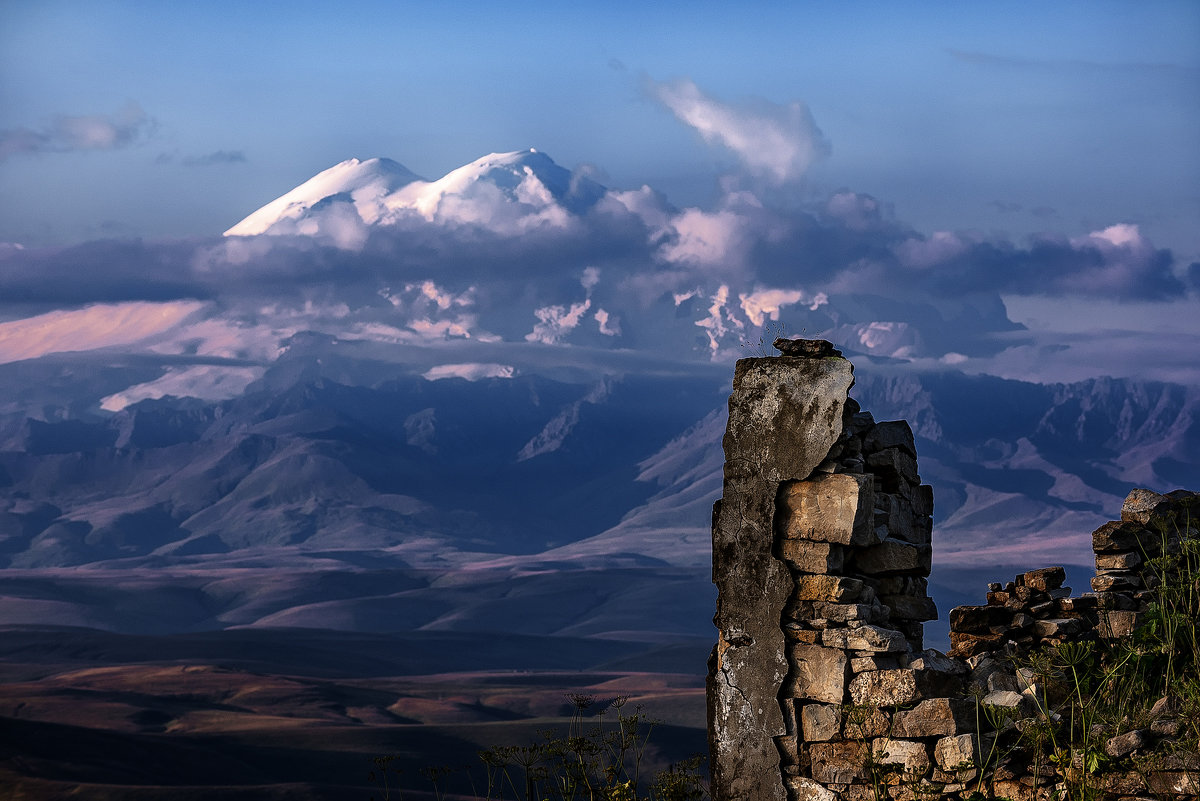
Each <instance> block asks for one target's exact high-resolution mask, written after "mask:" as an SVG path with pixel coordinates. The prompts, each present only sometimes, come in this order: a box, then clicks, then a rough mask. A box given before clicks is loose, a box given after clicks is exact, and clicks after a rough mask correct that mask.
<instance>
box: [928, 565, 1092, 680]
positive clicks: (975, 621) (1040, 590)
mask: <svg viewBox="0 0 1200 801" xmlns="http://www.w3.org/2000/svg"><path fill="white" fill-rule="evenodd" d="M1065 580H1066V572H1065V571H1064V570H1063V568H1061V567H1043V568H1041V569H1040V570H1030V571H1029V572H1027V573H1021V574H1020V575H1018V576H1017V577H1016V578H1015V579H1014V580H1013V581H1010V582H1008V583H1007V584H999V583H993V584H989V585H988V593H987V604H986V605H985V606H959V607H956V608H954V609H952V610H950V656H952V657H959V658H962V659H968V658H975V657H980V656H983V655H986V654H993V653H996V652H1002V653H1004V654H1005V655H1007V656H1014V655H1016V654H1026V653H1029V652H1030V651H1032V650H1034V649H1037V648H1039V647H1042V646H1053V645H1058V644H1060V643H1062V642H1064V641H1066V640H1068V639H1076V638H1079V637H1080V636H1083V635H1085V634H1089V633H1090V632H1091V631H1092V630H1093V629H1094V628H1095V625H1096V617H1095V610H1096V598H1095V597H1091V596H1084V597H1082V598H1072V597H1071V588H1070V587H1064V586H1063V581H1065ZM975 661H978V660H975Z"/></svg>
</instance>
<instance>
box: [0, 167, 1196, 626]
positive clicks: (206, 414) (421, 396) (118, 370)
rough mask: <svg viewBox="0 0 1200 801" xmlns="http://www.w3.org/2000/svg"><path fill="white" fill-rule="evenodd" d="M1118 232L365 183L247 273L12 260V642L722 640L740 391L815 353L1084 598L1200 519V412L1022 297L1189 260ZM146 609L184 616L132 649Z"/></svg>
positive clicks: (848, 208) (137, 257) (532, 172)
mask: <svg viewBox="0 0 1200 801" xmlns="http://www.w3.org/2000/svg"><path fill="white" fill-rule="evenodd" d="M1101 233H1103V232H1101ZM1120 233H1121V236H1120V237H1113V236H1108V237H1107V238H1105V236H1100V237H1099V239H1097V237H1096V236H1092V237H1090V238H1078V239H1072V240H1063V241H1062V242H1058V243H1049V244H1046V243H1042V244H1041V245H1039V247H1040V248H1041V249H1040V250H1038V251H1037V252H1036V253H1035V252H1034V251H1032V250H1029V251H1021V250H1019V249H1015V248H1013V247H1011V246H1008V247H1007V249H1006V248H1003V247H999V246H993V245H991V244H989V243H982V244H980V243H972V242H971V241H968V239H967V238H965V237H961V238H960V237H957V236H955V235H949V234H947V235H939V236H932V237H925V236H923V235H921V234H919V233H918V232H915V231H912V230H909V229H906V228H904V227H903V226H901V225H899V224H898V223H895V222H894V221H892V220H888V219H885V218H883V217H882V216H881V215H880V214H879V204H877V203H875V202H874V201H873V199H870V198H866V197H865V196H858V195H855V194H854V193H848V192H842V193H839V194H838V195H837V196H836V197H835V198H834V199H833V200H831V201H830V202H829V203H827V204H825V205H824V206H823V207H819V208H812V209H806V210H802V211H796V210H791V211H787V212H784V211H780V210H777V209H772V208H769V207H768V206H766V205H764V204H763V203H761V202H758V200H757V199H756V198H755V197H753V196H752V195H751V194H749V193H747V192H744V191H730V192H729V193H727V195H726V197H725V198H724V199H723V200H722V201H721V203H720V204H719V205H718V207H716V208H714V209H710V210H702V209H694V208H690V209H677V208H674V207H673V206H671V205H670V203H669V202H668V201H667V199H666V198H664V197H663V196H662V195H660V194H659V193H657V192H655V191H654V190H653V189H651V188H649V187H642V188H640V189H636V190H629V191H624V190H609V189H606V188H605V187H603V186H601V185H599V184H597V183H595V182H594V181H592V180H590V179H589V178H587V176H586V175H585V174H582V173H580V172H571V171H568V170H566V169H564V168H562V167H560V166H558V165H557V164H555V163H554V162H553V161H552V160H551V159H550V158H549V157H548V156H546V155H545V154H542V153H540V152H537V151H534V150H527V151H518V152H513V153H503V154H492V155H489V156H485V157H483V158H481V159H478V160H476V161H474V162H472V163H470V164H467V165H465V166H463V167H460V168H458V169H456V170H453V171H451V172H450V173H448V174H447V175H445V176H444V177H442V178H439V179H437V180H433V181H429V180H425V179H423V178H420V177H418V176H416V175H414V174H413V173H412V172H411V171H409V170H408V169H406V168H405V167H403V166H401V165H400V164H398V163H397V162H394V161H390V160H387V159H371V160H368V161H358V160H355V159H351V160H349V161H345V162H342V163H341V164H338V165H335V166H334V167H331V168H330V169H328V170H325V171H324V172H322V173H320V174H318V175H316V176H314V177H313V178H311V179H310V180H308V181H306V182H304V183H303V184H301V185H300V186H298V187H296V188H295V189H293V190H292V191H290V192H288V193H286V194H284V195H282V196H281V197H280V198H278V199H277V200H275V201H272V202H271V203H269V204H267V205H266V206H264V207H263V208H261V209H259V210H258V211H255V212H254V213H252V214H250V215H249V216H247V217H246V218H245V219H243V220H242V221H241V222H240V223H238V224H237V225H235V226H233V227H232V228H230V229H229V230H228V231H227V232H226V235H225V236H224V237H221V238H219V239H218V238H214V239H211V240H204V241H201V242H198V243H142V242H104V243H94V244H91V245H87V246H80V247H79V248H76V249H64V250H61V251H55V252H41V251H36V250H29V249H11V250H8V251H0V259H2V260H3V262H2V265H0V266H3V270H0V287H2V288H3V290H4V291H3V292H2V293H0V312H2V316H0V386H3V387H4V389H5V392H4V393H3V396H2V397H0V596H5V597H6V601H5V604H4V605H2V606H0V623H4V622H30V621H39V620H40V621H47V620H54V621H57V622H64V623H73V624H80V625H99V626H103V627H110V628H126V629H130V630H134V629H138V627H142V628H144V629H146V630H149V629H154V628H155V627H158V629H156V630H173V629H178V628H180V627H182V628H187V627H199V628H204V627H209V628H211V627H213V626H222V625H322V626H324V625H329V626H338V627H346V628H356V627H357V628H371V627H379V626H385V627H386V626H392V627H405V626H408V627H412V628H417V627H422V626H429V627H434V628H439V627H440V628H446V627H450V628H453V627H469V626H471V625H480V624H481V621H484V620H486V621H487V624H488V625H489V626H494V625H497V621H498V620H502V619H505V616H506V615H507V616H508V619H511V620H513V621H517V622H519V623H520V625H521V626H524V627H526V628H527V629H529V630H534V629H537V630H538V631H542V632H545V633H553V632H558V631H565V630H571V631H573V632H576V633H581V632H582V633H605V632H612V631H616V630H624V629H627V628H629V627H630V626H631V625H634V624H632V623H631V622H630V621H631V620H633V619H635V618H636V617H637V614H640V612H639V610H644V609H647V608H653V609H665V608H670V609H672V610H673V612H672V614H674V615H675V618H673V621H674V622H672V623H670V626H674V625H677V624H678V625H683V624H681V623H679V621H680V620H684V619H685V618H686V619H687V620H696V621H699V623H697V624H696V629H695V630H696V631H697V632H699V633H704V632H703V631H701V629H704V628H705V627H706V626H707V622H706V621H707V617H708V616H709V611H710V610H706V607H707V606H708V605H709V604H710V599H709V597H708V596H707V595H706V593H708V592H709V585H708V582H707V576H706V573H707V568H706V567H705V565H706V564H707V561H708V553H707V549H708V541H709V540H708V526H709V522H710V509H711V504H712V502H713V500H715V498H716V494H717V493H718V492H719V487H720V473H721V463H722V454H721V450H720V435H721V431H722V430H723V425H724V422H723V420H724V418H723V414H724V411H723V408H724V399H725V396H726V395H727V392H728V387H729V381H730V377H731V375H732V368H733V361H734V359H736V358H738V357H742V356H749V355H768V354H770V353H773V352H774V351H773V350H772V349H771V347H770V341H771V340H772V339H773V338H774V336H775V335H776V334H779V333H784V334H787V335H791V336H796V335H802V336H806V337H821V338H826V339H830V340H832V341H834V342H835V343H837V344H838V345H839V346H840V347H841V348H842V349H843V351H844V352H845V353H846V354H847V355H848V356H849V357H850V358H851V359H852V360H853V361H854V362H855V364H856V366H857V369H858V376H859V384H858V386H857V387H856V388H855V390H854V391H853V393H852V394H854V395H855V397H857V398H858V399H859V400H860V401H861V402H862V403H863V405H864V407H865V408H867V409H869V410H871V411H873V412H875V413H876V415H877V416H878V417H879V418H880V419H896V418H907V419H909V420H911V421H912V423H913V427H914V430H915V431H916V432H917V435H918V448H919V451H920V454H921V469H922V474H923V476H924V477H925V479H926V480H927V481H929V482H930V483H932V484H933V485H934V490H935V496H936V508H935V511H936V529H935V542H936V543H937V546H936V547H937V548H938V554H939V557H938V558H939V559H940V560H941V564H945V565H952V566H954V567H955V568H959V567H963V566H966V565H974V566H983V565H981V564H979V563H980V561H981V560H984V561H986V562H987V563H988V564H993V563H994V564H997V565H1010V564H1015V565H1023V566H1025V567H1038V566H1041V565H1042V564H1043V563H1045V562H1047V561H1051V562H1052V561H1061V562H1067V563H1076V564H1078V563H1082V562H1083V561H1085V560H1086V559H1087V558H1088V556H1089V553H1090V551H1089V549H1088V548H1087V545H1086V542H1085V541H1084V540H1085V539H1086V537H1087V534H1088V532H1090V531H1091V529H1092V528H1094V527H1095V526H1096V525H1097V524H1098V523H1100V522H1102V521H1104V520H1107V519H1109V518H1111V517H1112V516H1113V515H1114V514H1115V513H1116V510H1117V509H1119V504H1120V499H1121V497H1122V496H1123V495H1124V493H1125V492H1126V491H1128V489H1130V488H1132V487H1133V486H1135V485H1141V486H1149V487H1152V488H1154V489H1158V490H1169V489H1172V488H1173V487H1174V486H1176V485H1185V486H1188V485H1190V486H1195V485H1197V484H1200V462H1198V461H1197V459H1196V457H1195V454H1196V452H1197V451H1196V448H1195V444H1196V440H1197V437H1198V436H1200V434H1198V433H1197V432H1198V431H1200V426H1198V425H1197V419H1198V416H1200V406H1198V403H1200V400H1198V398H1200V395H1197V392H1196V390H1195V389H1194V388H1193V386H1192V385H1193V384H1196V383H1200V381H1192V380H1189V376H1193V375H1194V371H1193V372H1192V373H1189V372H1187V369H1188V367H1189V366H1188V364H1187V363H1186V360H1180V359H1178V358H1170V359H1159V360H1158V361H1155V359H1154V358H1146V359H1129V358H1124V359H1122V360H1120V361H1119V362H1115V363H1119V364H1124V365H1132V368H1131V369H1133V370H1134V371H1135V373H1134V375H1132V376H1131V377H1130V374H1129V373H1126V376H1127V377H1125V378H1117V379H1104V378H1100V377H1099V376H1101V375H1103V368H1102V367H1101V366H1096V367H1094V368H1092V369H1093V372H1092V373H1090V374H1085V376H1084V377H1085V378H1087V379H1088V380H1085V381H1080V380H1076V377H1078V373H1079V371H1080V370H1081V369H1083V367H1081V365H1084V366H1087V365H1089V364H1090V362H1089V360H1088V359H1086V358H1084V359H1081V358H1080V357H1078V356H1077V355H1076V354H1077V353H1079V352H1080V349H1081V348H1089V349H1090V350H1087V351H1086V352H1087V353H1096V352H1097V350H1096V345H1095V343H1094V342H1092V341H1090V340H1088V341H1086V342H1085V341H1083V340H1082V339H1079V340H1076V341H1075V342H1058V341H1049V342H1047V341H1046V340H1044V339H1042V340H1039V339H1038V335H1037V334H1036V332H1032V331H1029V330H1027V329H1026V328H1025V327H1024V326H1022V325H1020V324H1018V323H1016V322H1014V321H1013V320H1012V319H1010V317H1009V313H1008V309H1007V307H1006V304H1005V301H1004V299H1003V297H1002V296H1001V294H999V292H998V290H997V289H996V284H995V282H996V281H998V280H1000V277H1002V276H1004V275H1006V273H1005V266H1006V264H1008V262H1005V259H1010V258H1011V260H1012V263H1014V264H1017V265H1018V267H1019V268H1020V269H1025V270H1028V265H1029V264H1030V263H1032V262H1033V261H1035V259H1036V258H1040V257H1041V254H1042V253H1043V252H1048V253H1049V256H1048V258H1050V257H1052V258H1054V259H1057V260H1058V261H1057V262H1055V263H1056V264H1068V265H1072V264H1079V265H1084V267H1086V268H1087V269H1092V267H1094V268H1095V269H1096V270H1097V271H1098V273H1097V275H1098V276H1099V277H1097V278H1096V280H1111V279H1112V276H1114V275H1124V274H1136V273H1137V270H1139V269H1143V268H1144V265H1153V264H1159V263H1161V262H1162V257H1161V254H1156V252H1155V251H1154V249H1153V248H1152V247H1151V246H1149V244H1148V243H1147V242H1145V240H1144V239H1142V238H1141V237H1140V235H1139V234H1138V232H1137V229H1136V227H1135V226H1124V227H1122V229H1121V232H1120ZM1097 242H1099V244H1097ZM973 247H975V248H977V250H978V258H979V259H981V264H982V265H983V267H984V268H986V273H987V281H982V282H976V283H971V282H970V281H967V280H966V279H965V278H964V276H968V275H970V273H969V270H968V267H969V266H970V264H969V258H970V257H971V255H970V254H972V253H974V251H972V248H973ZM1072 260H1074V261H1072ZM1156 260H1157V261H1156ZM964 264H965V265H967V266H964ZM1089 265H1090V266H1089ZM1081 269H1082V268H1081ZM1145 269H1149V268H1145ZM1030 280H1032V279H1030ZM964 282H965V283H964ZM12 298H15V299H17V300H16V301H6V300H5V299H12ZM1111 342H1112V343H1113V346H1112V348H1111V350H1112V351H1113V352H1114V353H1118V354H1120V353H1122V351H1121V349H1122V348H1125V349H1126V352H1128V349H1129V348H1130V347H1132V346H1131V345H1130V342H1131V340H1130V338H1129V337H1127V336H1120V337H1116V338H1114V339H1112V340H1111ZM1133 346H1138V347H1141V346H1142V345H1141V344H1140V343H1138V342H1133ZM1148 346H1149V347H1150V348H1151V350H1148V351H1147V352H1148V353H1150V354H1151V355H1152V356H1153V354H1155V353H1157V351H1158V350H1159V349H1160V344H1159V343H1158V342H1157V341H1151V342H1149V343H1148ZM1022 360H1024V361H1022ZM1023 363H1024V364H1034V365H1036V367H1037V370H1038V373H1037V374H1038V375H1041V376H1050V378H1049V379H1048V380H1049V381H1051V382H1053V383H1038V382H1037V381H1029V380H1016V379H1018V378H1020V377H1021V374H1020V373H1021V370H1020V368H1021V365H1022V364H1023ZM1181 367H1182V368H1183V369H1182V370H1181ZM1194 367H1195V365H1192V368H1194ZM1156 368H1159V374H1156V373H1155V369H1156ZM993 370H996V371H1000V372H1004V373H1005V375H1007V376H1008V378H1003V379H1002V378H997V377H993V376H990V375H988V373H989V372H991V371H993ZM1065 370H1072V371H1075V372H1074V373H1072V376H1073V377H1071V378H1069V379H1068V378H1063V377H1060V376H1059V375H1058V373H1059V372H1062V371H1065ZM1014 374H1016V375H1015V377H1014ZM1163 375H1166V376H1167V377H1168V378H1167V380H1162V379H1163ZM1031 560H1032V563H1030V562H1031ZM84 568H86V570H85V569H84ZM373 570H380V571H385V572H386V573H387V577H388V578H387V579H386V580H385V578H383V577H382V575H381V574H379V575H377V574H374V573H372V574H371V575H370V576H365V575H364V574H365V573H369V572H370V571H373ZM63 571H66V572H63ZM280 571H283V572H287V571H291V573H290V574H289V576H290V577H286V578H280V575H281V573H280ZM1004 572H1006V571H1001V574H1000V575H1002V574H1003V573H1004ZM317 573H320V574H321V575H322V576H325V577H326V578H322V579H321V581H320V582H318V584H319V586H318V587H317V588H315V589H311V590H304V591H299V590H298V589H297V587H298V586H299V585H300V584H303V583H304V579H302V578H298V577H304V576H308V575H310V574H317ZM85 574H86V577H87V581H83V579H82V578H81V576H84V575H85ZM347 575H350V576H353V577H357V578H356V579H347V578H346V576H347ZM668 575H669V576H670V577H671V578H670V580H669V581H664V580H663V577H664V576H668ZM214 577H215V578H214ZM185 578H186V580H185ZM358 579H361V581H359V580H358ZM81 581H82V582H83V583H80V582H81ZM526 581H528V582H531V584H529V585H526V584H522V583H521V582H526ZM280 582H282V583H280ZM388 582H395V583H396V586H395V587H393V588H392V589H390V590H388V589H386V587H385V586H384V585H387V584H388ZM85 585H86V586H85ZM127 585H128V586H135V585H136V587H138V588H139V589H138V591H139V592H141V591H148V590H147V588H150V587H153V588H154V592H156V593H161V597H162V598H163V599H166V600H163V603H162V604H161V609H156V610H154V611H153V612H152V613H151V612H146V613H145V614H142V613H139V615H140V616H138V617H137V618H136V622H129V620H130V619H129V618H127V617H126V616H124V613H123V612H122V611H121V610H126V609H128V608H129V604H130V603H133V602H132V601H129V600H128V599H126V600H120V599H117V598H116V596H114V595H112V593H113V592H116V593H117V594H118V595H120V593H122V592H125V591H126V590H125V589H122V588H123V587H126V586H127ZM185 585H186V587H187V588H188V589H187V590H186V592H185V591H184V589H182V588H183V587H184V586H185ZM260 586H261V587H267V586H269V587H271V588H272V589H270V590H269V591H268V590H263V589H260ZM510 586H521V587H523V588H524V589H521V590H520V591H511V592H510ZM476 587H478V588H483V589H480V590H479V591H478V592H476V590H475V589H473V588H476ZM681 588H686V591H687V592H688V593H689V595H688V601H687V603H688V604H691V606H687V605H686V604H685V605H680V602H679V600H678V597H677V594H678V593H679V592H680V591H681ZM110 590H111V591H110ZM130 593H132V591H130ZM473 593H474V594H473ZM480 593H482V594H480ZM673 594H675V595H673ZM130 597H132V595H130ZM156 597H158V596H156ZM47 598H53V599H55V600H54V602H53V603H50V604H48V603H47V601H46V599H47ZM121 598H125V596H123V595H122V596H121ZM171 598H174V599H175V600H174V601H171V600H169V599H171ZM539 607H544V608H555V609H570V610H572V611H571V613H570V615H567V617H571V615H574V617H573V618H571V619H570V620H567V619H566V617H564V615H563V614H560V615H557V616H555V617H554V620H553V621H550V618H549V617H546V618H545V619H537V616H536V614H534V613H535V612H536V611H537V610H538V608H539ZM114 610H116V611H114ZM510 612H511V613H512V614H509V613H510ZM564 614H565V613H564ZM631 616H632V617H631ZM150 618H153V620H150ZM148 621H149V622H148ZM514 625H515V623H514ZM638 625H641V624H638ZM647 625H648V624H647ZM663 625H664V626H666V625H667V624H665V623H664V624H663ZM539 626H540V627H541V628H538V627H539ZM668 627H669V626H668Z"/></svg>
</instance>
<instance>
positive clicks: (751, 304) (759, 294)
mask: <svg viewBox="0 0 1200 801" xmlns="http://www.w3.org/2000/svg"><path fill="white" fill-rule="evenodd" d="M738 300H739V301H741V306H742V311H743V312H745V313H746V318H747V319H748V320H750V322H751V323H753V324H754V325H758V326H761V325H762V324H763V322H764V321H765V320H766V319H767V318H770V319H772V320H778V319H779V310H780V309H781V308H783V307H784V306H791V305H793V304H796V303H802V304H804V306H806V307H807V308H808V310H809V311H816V310H817V309H819V308H821V307H822V306H824V305H825V304H827V303H828V302H829V298H828V297H826V295H825V293H824V292H818V293H817V294H815V295H809V294H808V293H807V292H805V291H804V290H803V289H760V290H757V291H755V292H742V293H739V294H738Z"/></svg>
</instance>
